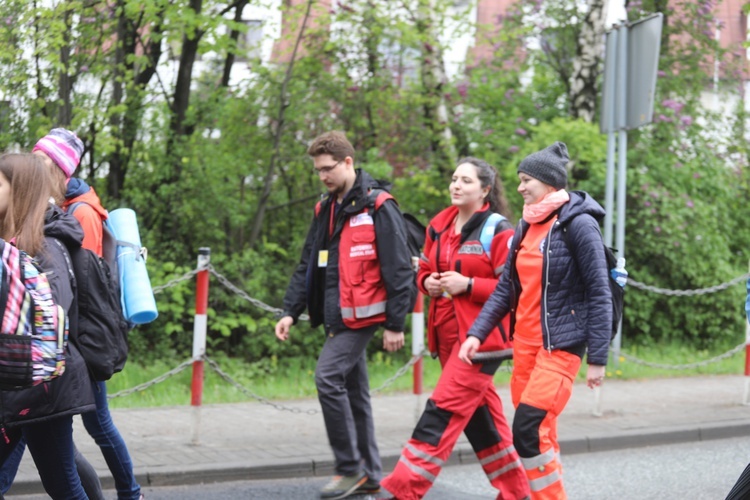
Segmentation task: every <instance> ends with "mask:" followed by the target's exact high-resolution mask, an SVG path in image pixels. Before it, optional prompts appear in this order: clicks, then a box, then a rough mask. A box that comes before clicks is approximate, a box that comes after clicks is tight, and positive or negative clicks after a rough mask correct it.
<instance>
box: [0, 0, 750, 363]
mask: <svg viewBox="0 0 750 500" xmlns="http://www.w3.org/2000/svg"><path fill="white" fill-rule="evenodd" d="M281 4H282V9H283V10H284V12H283V14H284V15H285V16H291V15H292V10H294V12H296V14H295V15H296V16H298V17H297V18H296V21H293V23H292V25H293V26H295V25H296V26H301V24H302V23H303V22H304V16H305V8H306V7H307V6H310V7H311V8H312V9H313V12H316V11H315V9H318V11H317V14H316V16H317V17H315V22H314V23H308V24H306V29H305V30H303V31H302V38H300V47H301V48H300V50H298V51H297V52H296V53H295V54H294V57H293V58H292V61H293V64H291V63H289V62H288V60H289V57H287V58H286V59H282V60H283V61H285V62H277V63H268V62H262V61H260V60H257V59H252V58H248V57H246V56H247V54H246V52H245V51H246V50H247V49H246V48H244V46H243V44H242V43H240V42H239V41H240V39H241V37H242V36H243V35H244V33H245V31H246V29H247V28H246V26H245V24H243V23H242V19H243V14H242V13H243V9H246V8H248V7H251V6H253V5H254V4H253V2H251V1H242V0H241V1H235V2H222V1H218V0H181V1H174V0H139V1H137V2H136V1H134V0H117V1H115V2H104V3H102V2H88V1H82V0H71V1H68V2H55V3H52V2H41V1H37V2H28V1H22V0H8V1H6V2H2V3H0V20H2V22H0V43H2V44H3V47H5V48H6V50H4V51H2V53H0V93H1V94H2V96H3V99H4V103H3V107H2V109H0V140H2V141H3V143H5V144H7V145H8V146H11V145H14V144H17V145H19V146H20V147H21V148H29V147H30V146H31V145H33V143H34V142H35V140H36V139H37V138H38V137H40V136H41V135H43V134H44V133H46V132H47V130H49V128H51V127H53V126H66V127H70V128H72V129H73V130H75V131H77V132H78V134H79V135H80V136H81V137H82V139H83V140H84V143H85V147H86V149H85V155H84V159H83V161H82V166H81V168H80V169H79V175H81V176H82V177H84V178H86V180H87V181H88V182H89V183H90V184H92V185H93V186H95V188H96V190H97V192H98V193H99V194H100V195H101V196H102V198H103V199H104V200H105V203H106V205H107V206H108V207H109V208H110V209H112V208H116V207H119V206H128V207H131V208H133V209H135V210H136V212H137V213H138V216H139V221H140V225H141V235H142V239H143V241H144V242H145V244H146V245H147V246H148V247H149V248H150V254H151V256H152V257H151V259H150V260H149V269H150V273H151V277H152V281H153V282H154V284H161V283H164V282H166V281H168V280H170V279H173V278H176V277H179V276H182V275H183V274H184V273H185V272H187V271H188V270H190V269H192V268H193V267H194V264H193V262H194V258H195V254H196V251H197V249H198V248H199V247H210V248H211V249H212V263H213V265H214V266H215V268H216V269H217V270H218V271H219V272H220V273H222V275H224V276H226V277H227V278H228V279H229V280H230V281H232V282H233V283H235V284H236V285H237V286H239V287H240V288H241V289H243V290H245V291H247V293H248V294H249V295H250V296H251V297H253V298H257V299H259V300H261V301H263V302H265V303H267V304H270V305H272V306H275V307H280V305H281V298H282V296H283V293H284V289H285V287H286V283H287V280H288V278H289V276H290V274H291V273H292V271H293V269H294V266H295V265H296V261H297V258H298V255H299V251H300V248H301V245H302V242H303V240H304V237H305V234H306V231H307V227H308V225H309V222H310V218H311V216H312V206H313V203H314V200H315V199H316V198H317V196H318V195H319V194H320V192H321V187H320V185H319V182H318V179H317V178H316V176H315V175H313V172H312V170H311V168H310V162H309V159H307V158H306V156H305V151H306V147H307V144H308V143H309V141H310V140H311V139H312V138H313V137H315V136H316V135H317V134H319V133H321V132H323V131H326V130H330V129H341V130H345V131H347V134H348V136H349V137H350V139H351V140H352V142H353V143H354V145H355V147H356V149H357V151H358V158H357V159H356V160H357V163H358V164H359V165H360V166H364V167H365V168H367V169H368V170H370V171H372V172H375V173H376V174H377V176H380V177H389V178H391V179H392V180H394V181H395V187H394V194H395V196H396V197H397V198H398V199H399V200H400V202H401V206H402V208H403V209H404V210H405V211H408V212H411V213H414V214H417V215H418V216H420V217H421V218H422V219H423V222H427V220H428V219H429V218H430V217H431V216H432V215H434V214H435V213H436V212H437V211H438V210H440V209H441V208H442V207H444V206H445V205H446V204H447V203H448V202H449V200H448V197H447V184H448V182H449V177H450V173H451V171H452V169H453V167H454V162H455V161H456V159H457V158H459V157H461V156H466V155H473V156H479V157H482V158H485V159H487V160H488V161H490V162H491V163H492V164H494V165H496V166H497V167H498V170H499V171H500V172H501V175H502V177H503V179H504V181H505V185H506V190H507V191H508V197H509V199H510V201H511V203H512V206H513V210H514V214H512V215H515V218H517V217H518V216H519V215H520V213H521V200H520V198H519V197H517V196H516V195H515V193H514V190H515V186H516V179H517V178H516V174H515V169H516V167H517V165H518V162H519V161H520V160H521V159H522V158H523V157H524V156H525V155H526V154H528V153H531V152H533V151H536V150H538V149H541V148H543V147H545V146H546V145H548V144H549V143H551V142H553V141H556V140H562V141H565V142H566V143H567V144H568V147H569V150H570V152H571V156H572V160H573V162H572V163H571V166H570V168H571V170H570V180H571V188H572V189H584V190H586V191H589V192H590V193H591V194H592V195H593V196H594V197H595V198H596V199H597V200H599V201H600V202H603V193H604V176H605V158H606V138H605V137H604V136H602V135H601V134H599V131H598V129H597V127H596V126H595V125H592V124H591V123H589V122H591V121H592V120H591V118H592V116H591V113H592V110H594V109H595V108H596V105H595V104H596V103H592V96H594V94H593V88H594V87H595V85H596V80H595V79H596V75H598V74H599V73H598V70H600V69H601V68H600V67H599V68H597V67H596V65H597V64H601V62H600V61H596V60H595V58H593V57H594V56H593V55H595V53H596V50H593V51H592V47H591V44H592V43H595V42H592V40H596V34H595V33H594V32H592V29H593V28H592V26H594V24H595V23H593V24H592V21H590V20H589V21H587V11H586V7H585V5H583V4H581V3H580V2H579V3H575V2H573V3H571V2H559V1H554V2H544V4H543V6H542V3H540V2H536V3H534V2H518V3H517V4H516V5H515V6H513V7H512V8H511V10H510V11H508V12H507V13H506V14H505V15H504V16H503V17H502V19H497V20H494V21H493V25H492V26H489V27H487V29H488V32H489V33H491V34H492V35H491V37H490V39H489V40H490V43H491V44H492V56H491V57H490V58H489V59H482V60H471V59H468V60H467V65H466V66H465V67H463V68H461V70H460V71H459V72H458V73H457V74H456V75H453V76H449V75H448V74H447V72H446V61H445V54H446V52H447V50H448V49H449V48H450V46H451V44H452V40H453V39H454V38H455V37H458V36H462V35H463V34H465V32H466V31H467V30H468V31H469V32H471V30H472V29H473V28H474V27H473V20H472V19H470V18H469V16H470V13H471V11H470V10H469V9H465V8H456V5H457V3H456V2H453V1H449V0H405V1H403V2H398V7H394V4H393V3H392V2H385V1H382V0H349V1H347V2H334V3H331V7H330V10H328V9H323V10H320V9H321V5H322V4H321V3H320V2H316V1H314V0H313V1H308V0H305V1H294V2H282V3H281ZM668 4H669V5H672V4H673V3H672V2H669V3H667V2H663V1H656V0H654V1H651V0H643V2H639V3H638V5H635V2H632V5H631V6H630V10H629V15H630V16H631V18H632V20H635V19H638V18H640V17H641V16H645V15H648V14H650V13H652V12H656V11H661V12H663V13H664V14H665V15H666V19H667V25H666V26H665V35H664V36H665V38H664V43H663V44H662V54H661V60H660V68H661V69H662V71H661V72H660V76H659V79H658V84H657V94H658V98H657V106H656V112H655V123H654V124H652V125H649V126H646V127H644V128H642V129H641V130H639V131H635V132H631V134H630V140H629V154H628V164H629V171H628V200H627V206H628V212H627V220H628V222H627V233H626V234H627V248H626V250H627V257H628V268H629V270H630V272H631V276H632V277H633V278H635V279H637V280H639V281H642V282H645V283H649V284H655V285H659V286H662V287H667V288H696V287H703V286H708V285H713V284H717V283H719V282H723V281H726V280H727V279H729V278H732V277H734V276H737V275H738V274H741V273H742V272H743V271H744V270H745V269H746V264H747V259H748V257H749V256H750V252H749V251H748V248H750V229H749V228H748V226H747V224H746V222H745V220H744V217H743V213H744V212H743V208H744V207H743V204H746V200H747V199H748V176H747V168H748V167H747V165H748V161H747V147H746V142H747V141H746V138H745V135H746V132H745V130H746V127H745V121H746V116H745V114H744V101H743V99H744V94H743V92H742V91H741V89H738V85H739V84H740V83H741V82H742V80H743V75H744V67H743V66H742V62H743V61H744V58H741V57H739V58H738V57H736V56H735V55H734V54H733V52H732V51H724V50H722V49H721V48H720V47H718V46H717V43H716V41H715V38H714V37H713V34H712V31H711V30H712V26H714V25H713V24H712V23H713V2H711V1H708V0H703V1H701V2H697V3H696V2H690V1H683V2H677V6H676V7H675V10H674V11H671V10H667V9H668ZM586 5H592V6H594V7H596V8H599V9H600V8H601V2H598V1H592V2H589V3H588V4H586ZM597 15H598V14H597ZM587 22H588V23H589V25H586V23H587ZM594 31H595V30H594ZM592 33H594V34H592ZM289 36H291V37H293V38H292V39H290V43H291V46H294V45H295V42H296V40H297V38H296V37H298V36H299V31H294V30H292V32H291V34H290V35H289ZM582 44H583V45H582ZM586 44H588V45H586ZM583 49H585V51H584V52H585V59H586V60H585V63H584V64H583V66H581V65H580V64H579V66H578V67H577V68H578V69H576V66H575V64H576V63H575V61H576V59H577V58H578V59H580V58H581V57H584V56H582V50H583ZM594 49H595V47H594ZM592 58H593V59H592ZM714 58H718V60H719V61H720V62H721V64H720V67H721V79H720V84H719V89H718V92H719V93H720V96H721V97H720V100H721V101H731V100H734V101H735V102H736V103H737V105H736V106H735V107H733V108H732V109H730V110H729V112H727V113H722V114H719V113H715V112H711V111H708V110H706V109H705V108H704V107H703V105H702V104H701V103H702V96H703V95H704V92H705V91H706V90H707V89H710V88H711V84H712V79H711V72H712V71H713V67H714V65H713V62H714ZM244 65H246V67H247V68H248V69H249V70H250V73H251V74H252V77H250V78H247V79H245V80H242V81H239V82H237V81H236V80H233V78H232V76H233V75H234V74H236V72H237V71H239V69H242V68H244V67H245V66H244ZM582 68H584V69H585V68H587V69H586V70H585V71H583V70H582ZM576 71H577V73H576ZM582 71H583V72H584V73H585V75H584V76H583V77H581V76H580V74H581V72H582ZM574 74H578V75H579V76H578V78H579V80H580V79H581V78H584V79H586V81H585V87H586V91H585V92H584V93H585V94H586V95H587V97H586V98H585V100H586V102H585V103H584V104H583V105H579V104H573V101H576V99H577V98H576V95H579V94H580V92H578V93H576V88H577V87H575V85H574V88H573V89H571V81H572V80H571V78H572V77H573V75H574ZM599 83H600V82H599ZM579 90H580V89H579ZM581 106H583V107H581ZM581 109H585V110H586V112H585V113H584V112H581ZM576 116H583V117H584V118H585V120H581V119H576V118H575V117H576ZM595 122H596V119H595V117H594V119H593V123H595ZM192 287H193V285H192V282H190V281H183V282H181V283H180V284H178V285H177V286H174V287H171V288H169V289H166V290H165V291H164V292H163V293H162V294H161V295H159V296H158V299H159V308H160V317H159V319H158V320H157V321H156V322H155V323H154V324H153V325H149V326H147V327H143V328H139V329H138V330H137V331H135V332H134V333H133V334H132V336H131V339H132V343H133V349H134V351H136V352H137V353H139V355H142V356H143V358H144V359H151V358H153V357H163V356H172V355H187V353H189V352H190V343H191V340H192V336H191V335H190V333H189V332H190V331H191V329H192V326H191V322H192V304H193V300H194V297H193V295H192V294H193V291H192ZM740 294H741V290H739V288H738V289H734V290H729V291H727V292H722V293H720V294H715V295H705V296H701V297H698V298H695V299H684V298H677V299H675V298H665V297H662V296H656V295H652V294H647V293H644V292H640V291H637V290H634V289H633V290H631V291H629V292H628V294H627V298H626V306H627V309H626V313H625V332H626V340H625V342H626V345H627V342H628V341H630V340H631V339H632V341H634V342H651V341H658V340H661V339H679V340H685V341H689V342H696V343H698V344H708V343H710V342H714V341H717V340H719V341H722V342H731V341H732V340H733V339H734V340H736V339H738V338H739V336H740V333H741V326H740V325H741V302H740V300H739V299H740V297H739V296H740ZM210 302H211V303H210V311H209V341H210V346H209V354H210V352H211V350H222V351H226V352H228V353H230V354H232V355H237V356H242V357H245V358H247V359H248V360H250V361H258V362H260V360H262V359H264V358H266V357H268V356H301V355H312V354H313V353H314V352H315V351H316V349H317V347H318V346H319V345H320V343H321V342H322V335H321V334H319V333H317V332H311V331H309V328H308V327H307V326H305V325H304V324H303V323H301V324H300V325H298V326H297V327H295V330H294V332H293V333H294V336H295V338H296V341H295V342H291V343H285V344H283V345H280V344H278V343H277V342H276V341H275V339H274V337H273V335H272V332H271V327H272V325H273V322H274V318H273V317H272V315H270V314H269V313H267V312H266V311H263V310H261V309H258V308H256V307H255V306H253V305H251V304H250V303H248V302H247V301H245V300H244V299H242V298H241V297H239V296H237V295H235V294H233V293H231V292H229V291H228V290H226V289H224V288H223V287H221V286H220V284H219V283H218V282H216V281H215V280H213V281H212V284H211V293H210ZM264 366H265V365H264Z"/></svg>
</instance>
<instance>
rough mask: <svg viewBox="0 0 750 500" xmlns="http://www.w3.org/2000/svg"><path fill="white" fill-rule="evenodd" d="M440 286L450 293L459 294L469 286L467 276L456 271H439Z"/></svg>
mask: <svg viewBox="0 0 750 500" xmlns="http://www.w3.org/2000/svg"><path fill="white" fill-rule="evenodd" d="M440 286H441V287H443V290H445V291H446V292H448V293H449V294H451V295H460V294H462V293H464V292H465V291H466V290H467V289H468V288H469V278H467V277H466V276H464V275H463V274H460V273H457V272H456V271H446V272H444V273H440Z"/></svg>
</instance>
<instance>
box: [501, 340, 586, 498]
mask: <svg viewBox="0 0 750 500" xmlns="http://www.w3.org/2000/svg"><path fill="white" fill-rule="evenodd" d="M513 347H514V352H513V375H512V376H511V381H510V389H511V397H512V399H513V405H514V406H515V407H516V414H515V417H514V421H513V441H514V444H515V446H516V450H517V451H518V454H519V455H520V457H521V462H522V463H523V466H524V469H525V471H526V476H527V477H528V479H529V486H530V487H531V498H532V499H533V500H561V499H562V500H564V499H566V498H567V496H566V494H565V488H564V487H563V481H562V464H561V463H560V457H559V452H560V445H559V443H558V440H557V417H558V416H559V415H560V412H562V410H563V409H564V408H565V405H566V404H567V403H568V400H569V399H570V395H571V392H572V389H573V380H574V378H575V376H576V374H577V373H578V370H579V368H580V366H581V358H580V357H578V356H576V355H575V354H572V353H569V352H566V351H552V352H549V351H547V350H545V349H544V348H543V347H541V346H539V347H535V346H529V345H526V344H523V343H522V342H519V341H518V339H516V342H515V344H514V346H513Z"/></svg>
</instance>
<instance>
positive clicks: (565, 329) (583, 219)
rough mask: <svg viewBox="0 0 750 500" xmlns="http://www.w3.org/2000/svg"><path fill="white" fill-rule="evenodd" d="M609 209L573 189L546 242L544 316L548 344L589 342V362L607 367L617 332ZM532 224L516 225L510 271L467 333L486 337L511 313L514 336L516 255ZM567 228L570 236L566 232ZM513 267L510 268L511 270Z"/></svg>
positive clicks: (517, 286)
mask: <svg viewBox="0 0 750 500" xmlns="http://www.w3.org/2000/svg"><path fill="white" fill-rule="evenodd" d="M603 217H604V209H603V208H602V207H601V206H600V205H599V204H598V203H597V202H596V201H594V199H593V198H591V197H590V196H589V195H588V194H586V193H584V192H582V191H573V192H571V193H570V201H569V202H568V203H566V204H565V205H563V206H562V207H561V208H560V211H559V215H558V219H557V221H556V222H555V224H553V226H552V228H551V229H550V233H549V235H548V240H549V241H548V244H545V245H544V248H545V252H544V260H543V264H542V266H543V267H542V269H543V271H542V272H543V273H544V276H543V277H542V307H541V313H542V314H541V318H540V321H541V323H542V334H543V337H544V348H545V349H549V350H553V349H574V348H575V347H579V346H588V363H589V364H594V365H606V364H607V354H608V351H609V340H610V336H611V331H612V298H611V293H610V290H609V277H608V276H607V272H608V271H607V261H606V257H605V256H604V246H603V245H602V237H601V233H600V231H599V223H598V222H597V221H598V220H601V219H602V218H603ZM528 228H529V225H528V223H526V222H524V221H523V220H522V221H521V222H519V224H518V227H517V228H516V235H517V236H516V237H514V238H513V245H512V246H511V249H510V256H509V262H510V265H506V267H505V268H506V272H504V273H503V275H502V277H501V279H500V281H499V282H498V284H497V287H496V288H495V291H494V292H492V295H490V298H489V299H488V300H487V303H486V304H485V305H484V307H483V308H482V312H481V313H480V314H479V317H478V318H477V319H476V321H475V322H474V325H472V327H471V329H470V330H469V332H468V333H467V335H472V336H474V337H478V338H479V339H480V340H484V338H485V337H486V336H487V334H488V333H489V332H490V330H492V328H494V327H495V326H496V325H497V324H498V321H499V320H500V318H502V317H503V316H505V314H506V313H508V312H510V313H511V322H510V330H511V337H512V335H513V330H514V328H515V319H516V318H515V312H516V306H517V305H518V297H519V295H520V293H521V284H520V282H519V280H518V271H517V270H516V257H517V255H518V247H519V245H520V242H521V240H523V238H524V237H525V236H526V231H527V230H528ZM563 232H567V233H568V234H567V237H566V236H565V235H564V234H563ZM507 270H510V272H507Z"/></svg>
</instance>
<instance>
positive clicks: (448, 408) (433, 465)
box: [381, 342, 529, 500]
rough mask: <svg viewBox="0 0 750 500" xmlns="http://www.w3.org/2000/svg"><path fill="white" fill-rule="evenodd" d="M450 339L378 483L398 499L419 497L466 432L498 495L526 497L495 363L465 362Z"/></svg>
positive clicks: (514, 497) (513, 497) (524, 481)
mask: <svg viewBox="0 0 750 500" xmlns="http://www.w3.org/2000/svg"><path fill="white" fill-rule="evenodd" d="M459 347H460V345H459V344H458V343H457V342H454V343H453V348H452V349H451V354H450V356H448V358H447V361H446V363H445V366H444V367H443V373H442V374H441V376H440V380H439V381H438V384H437V387H436V388H435V391H434V392H433V394H432V397H431V398H430V399H429V400H428V401H427V405H426V408H425V411H424V413H422V416H421V418H420V419H419V422H418V423H417V426H416V428H415V429H414V433H413V434H412V437H411V439H410V440H409V441H408V442H407V444H406V447H405V448H404V450H403V452H402V453H401V458H400V459H399V461H398V463H397V464H396V467H395V469H394V470H393V472H392V473H391V474H390V475H388V476H387V477H386V478H385V479H383V481H381V484H382V486H383V487H384V488H385V489H386V490H388V491H389V492H390V493H392V494H393V495H394V496H395V497H396V498H397V499H399V500H411V499H418V498H422V497H423V496H424V495H425V494H426V493H427V491H428V490H429V489H430V488H431V487H432V484H433V483H434V481H435V479H436V478H437V476H438V474H439V473H440V471H441V470H442V467H443V465H444V464H445V462H446V461H447V460H448V458H449V457H450V454H451V452H452V451H453V447H454V446H455V444H456V441H457V440H458V438H459V436H460V435H461V432H466V436H467V437H468V438H469V441H470V443H471V444H472V447H473V449H474V451H475V453H476V454H477V458H478V459H479V461H480V463H481V464H482V467H483V469H484V471H485V473H486V474H487V476H488V478H489V479H490V482H491V483H492V485H493V486H494V487H495V488H497V489H498V490H500V492H499V495H498V498H499V499H506V500H510V499H522V498H528V495H529V486H528V481H527V480H526V475H525V474H524V472H523V468H522V466H521V462H520V460H519V458H518V454H517V453H516V451H515V449H514V447H513V438H512V435H511V432H510V427H509V426H508V422H507V420H506V419H505V415H504V413H503V408H502V403H501V402H500V397H499V396H498V395H497V392H496V391H495V387H494V384H493V383H492V380H493V375H494V373H495V371H496V370H497V367H498V365H499V363H497V362H495V364H494V365H490V364H487V363H485V364H475V365H471V366H469V365H467V364H465V363H463V362H461V361H460V360H459V359H458V349H459Z"/></svg>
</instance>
